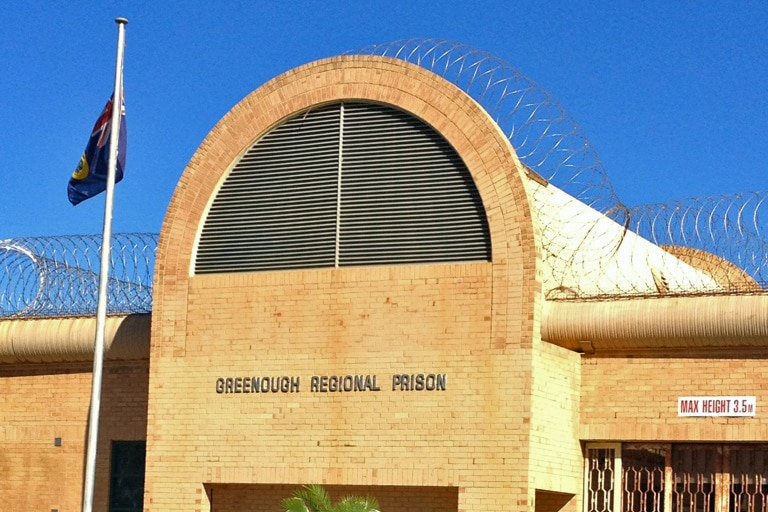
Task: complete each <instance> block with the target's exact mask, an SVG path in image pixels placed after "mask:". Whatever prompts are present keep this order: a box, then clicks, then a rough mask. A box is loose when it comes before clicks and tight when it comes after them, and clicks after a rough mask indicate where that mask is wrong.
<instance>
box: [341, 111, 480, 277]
mask: <svg viewBox="0 0 768 512" xmlns="http://www.w3.org/2000/svg"><path fill="white" fill-rule="evenodd" d="M343 159H344V160H343V165H342V168H343V171H342V180H341V183H342V186H341V240H340V247H339V249H340V257H339V265H340V266H346V265H376V264H391V263H416V262H434V261H453V260H458V261H466V260H484V259H487V258H488V254H489V243H488V242H489V241H488V237H487V236H486V233H487V227H486V225H485V222H483V220H484V219H485V216H484V210H483V206H482V204H481V202H480V197H479V195H478V194H477V192H476V189H475V186H474V183H473V182H472V178H471V176H470V174H469V171H468V170H467V169H466V167H465V166H464V163H463V162H462V161H461V159H460V158H459V155H458V154H456V152H455V151H454V150H453V148H452V147H451V146H450V144H448V142H447V141H446V140H445V139H444V138H443V137H442V136H440V135H439V134H438V133H437V132H436V131H435V130H433V129H432V128H431V127H429V126H427V125H426V124H424V123H423V122H422V121H420V120H419V119H416V118H415V117H413V116H411V115H410V114H407V113H405V112H403V111H400V110H395V109H393V108H389V107H384V106H381V105H371V104H346V105H345V108H344V146H343Z"/></svg>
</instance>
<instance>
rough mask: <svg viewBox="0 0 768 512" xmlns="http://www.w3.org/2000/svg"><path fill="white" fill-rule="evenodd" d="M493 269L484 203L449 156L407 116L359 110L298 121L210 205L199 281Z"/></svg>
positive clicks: (385, 109)
mask: <svg viewBox="0 0 768 512" xmlns="http://www.w3.org/2000/svg"><path fill="white" fill-rule="evenodd" d="M337 222H338V225H337ZM490 257H491V255H490V235H489V230H488V225H487V219H486V217H485V210H484V208H483V205H482V202H481V199H480V195H479V193H478V192H477V189H476V187H475V185H474V182H473V180H472V177H471V175H470V173H469V171H468V169H467V168H466V166H465V165H464V162H463V161H462V160H461V158H460V157H459V156H458V154H457V153H456V151H455V150H454V149H453V148H452V147H451V145H450V144H449V143H448V142H447V141H446V140H445V139H444V138H443V137H442V136H441V135H440V134H438V133H437V132H436V131H435V130H434V129H433V128H431V127H430V126H428V125H427V124H426V123H424V122H423V121H421V120H420V119H417V118H415V117H414V116H412V115H410V114H408V113H406V112H403V111H401V110H398V109H395V108H392V107H389V106H385V105H379V104H372V103H359V102H352V103H343V104H342V103H337V104H333V105H328V106H325V107H322V108H317V109H310V110H308V111H306V112H302V113H301V114H299V115H297V116H295V117H293V118H292V119H290V120H288V121H286V122H284V123H283V124H281V125H279V126H278V127H276V128H275V129H273V130H272V131H271V132H269V133H268V134H267V135H265V136H264V137H263V138H262V139H260V140H259V141H257V142H256V143H255V144H254V145H253V146H252V147H251V148H250V149H249V150H248V151H247V152H246V153H245V155H243V157H242V158H241V159H240V160H239V161H238V163H237V164H236V165H235V166H234V168H233V169H232V171H231V172H230V174H229V176H227V178H226V179H225V181H224V183H223V184H222V186H221V189H220V190H219V192H218V194H217V195H216V198H215V199H214V201H213V204H212V205H211V208H210V211H209V213H208V217H207V218H206V220H205V224H204V227H203V230H202V233H201V238H200V243H199V245H198V251H197V256H196V260H195V272H196V273H198V274H209V273H219V272H252V271H264V270H277V269H301V268H318V267H344V266H353V265H384V264H407V263H433V262H443V261H445V262H448V261H488V260H490Z"/></svg>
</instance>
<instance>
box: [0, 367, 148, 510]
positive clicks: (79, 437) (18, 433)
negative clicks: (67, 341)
mask: <svg viewBox="0 0 768 512" xmlns="http://www.w3.org/2000/svg"><path fill="white" fill-rule="evenodd" d="M91 367H92V364H91V363H68V364H63V363H62V364H45V365H42V364H40V365H31V364H28V365H2V366H0V482H2V489H3V491H4V493H3V499H2V500H0V511H4V512H5V511H7V512H18V511H20V510H43V511H49V510H54V509H55V510H59V511H60V512H65V511H77V510H81V509H82V499H83V479H84V470H85V445H86V437H87V434H88V409H89V404H90V398H91ZM148 375H149V373H148V368H147V361H146V360H144V361H132V362H107V363H105V366H104V372H103V385H102V405H101V410H100V416H101V420H100V423H99V442H98V450H97V459H96V475H97V477H96V482H95V483H96V485H95V493H94V510H106V509H107V500H108V499H109V461H110V446H111V442H112V441H131V440H143V439H144V438H145V436H146V424H147V409H146V402H147V382H148ZM57 444H58V445H59V446H57Z"/></svg>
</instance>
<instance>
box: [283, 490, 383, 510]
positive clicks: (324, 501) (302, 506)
mask: <svg viewBox="0 0 768 512" xmlns="http://www.w3.org/2000/svg"><path fill="white" fill-rule="evenodd" d="M280 506H281V507H282V510H283V512H379V503H378V501H376V498H373V497H371V496H344V497H343V498H340V499H339V500H338V501H337V502H336V503H332V502H331V497H330V495H329V494H328V491H326V490H325V488H324V487H323V486H322V485H317V484H310V485H305V486H303V487H302V488H300V489H297V490H296V491H295V492H294V493H293V496H291V497H290V498H285V499H284V500H283V501H282V502H280Z"/></svg>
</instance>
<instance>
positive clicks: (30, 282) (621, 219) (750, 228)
mask: <svg viewBox="0 0 768 512" xmlns="http://www.w3.org/2000/svg"><path fill="white" fill-rule="evenodd" d="M350 53H358V54H369V55H381V56H389V57H394V58H399V59H402V60H406V61H408V62H412V63H414V64H417V65H420V66H422V67H424V68H426V69H428V70H431V71H432V72H434V73H436V74H438V75H440V76H442V77H444V78H446V79H447V80H450V81H451V82H453V83H455V84H456V85H457V86H458V87H460V88H461V89H463V90H464V91H465V92H467V93H468V94H469V95H470V96H471V97H473V98H474V99H475V100H476V101H477V102H478V103H479V104H480V105H481V106H482V107H483V108H484V109H485V110H486V111H487V112H488V113H489V114H490V115H491V116H492V118H493V119H495V121H496V122H497V123H498V124H499V126H500V127H501V129H502V130H503V131H504V133H505V134H506V135H507V137H508V138H509V140H510V142H511V144H512V146H513V147H514V148H515V151H516V152H517V154H518V156H519V158H520V159H521V161H522V162H523V164H524V165H525V166H527V167H528V168H529V169H530V170H532V171H533V172H534V173H536V174H538V175H539V176H541V177H543V178H545V179H546V180H547V181H548V182H550V183H552V184H553V185H555V187H556V188H557V189H559V190H560V191H564V192H565V193H566V194H562V193H561V192H559V191H558V190H555V187H548V186H547V185H546V184H542V183H539V181H538V180H532V181H531V182H530V184H529V185H530V187H531V194H532V198H533V202H534V204H533V208H534V210H535V212H534V213H535V214H536V215H537V216H538V221H539V224H540V228H541V251H542V260H543V266H544V268H543V271H542V279H543V281H544V282H543V291H544V293H545V295H546V296H547V297H548V298H550V299H574V298H575V299H585V298H602V297H628V296H658V295H665V294H702V293H763V292H765V291H766V286H765V285H766V283H767V282H768V261H767V260H766V255H768V241H767V240H766V232H768V218H766V217H767V216H768V214H766V202H768V193H766V192H753V193H745V194H734V195H730V196H721V197H717V198H704V199H690V200H685V201H679V202H671V203H666V204H657V205H648V206H638V207H633V208H631V209H630V208H627V207H626V206H624V205H623V204H622V203H621V201H619V199H618V197H617V195H616V194H615V192H614V190H613V187H612V185H611V183H610V182H609V180H608V178H607V175H606V173H605V170H604V168H603V166H602V164H601V162H600V160H599V158H598V157H597V154H596V152H595V151H594V149H593V148H592V146H591V144H590V143H589V141H588V140H587V138H586V136H585V135H584V134H583V132H582V130H581V129H580V128H579V127H578V126H577V125H576V123H575V122H574V121H573V119H572V118H571V117H570V116H569V115H568V114H567V112H566V111H565V110H564V109H563V108H562V107H561V106H560V105H559V104H558V103H557V101H556V100H555V99H554V98H553V97H552V96H551V95H550V94H548V93H547V92H546V91H544V90H543V89H542V88H541V87H539V86H538V85H536V84H535V83H534V82H532V81H531V80H529V79H528V78H526V77H525V76H524V75H522V74H521V73H519V72H517V71H516V70H515V69H514V68H512V67H511V66H509V65H508V64H506V63H504V62H503V61H502V60H500V59H498V58H496V57H494V56H492V55H490V54H487V53H485V52H481V51H478V50H475V49H472V48H469V47H467V46H464V45H461V44H458V43H452V42H447V41H439V40H430V39H427V40H425V39H412V40H407V41H398V42H394V43H389V44H384V45H377V46H371V47H369V48H366V49H363V50H361V51H358V52H350ZM568 196H570V197H572V198H576V199H577V200H578V201H579V202H580V203H583V204H585V205H588V206H589V207H590V208H583V207H582V208H580V207H579V205H578V204H574V203H575V202H574V201H572V200H570V198H569V197H568ZM569 201H570V202H569ZM638 235H639V236H638ZM157 239H158V235H156V234H146V233H138V234H137V233H133V234H116V235H113V239H112V251H111V267H112V268H111V270H110V280H109V286H108V291H109V293H108V301H107V304H108V306H107V310H108V313H109V314H129V313H149V312H150V311H151V310H152V273H153V269H154V261H155V253H156V249H157ZM100 247H101V237H100V236H62V237H44V238H15V239H10V240H4V241H0V317H6V318H8V317H16V318H19V317H21V318H25V317H53V316H91V315H94V314H95V313H96V305H97V300H98V273H99V265H100Z"/></svg>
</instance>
